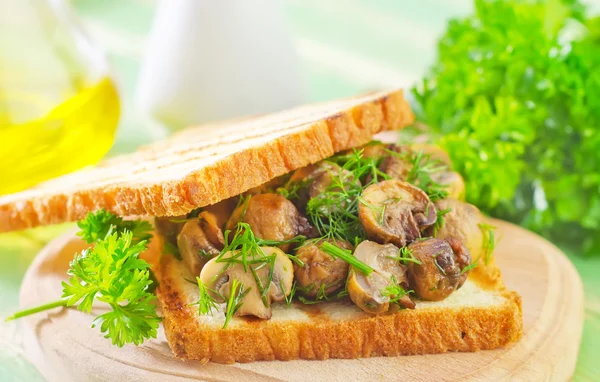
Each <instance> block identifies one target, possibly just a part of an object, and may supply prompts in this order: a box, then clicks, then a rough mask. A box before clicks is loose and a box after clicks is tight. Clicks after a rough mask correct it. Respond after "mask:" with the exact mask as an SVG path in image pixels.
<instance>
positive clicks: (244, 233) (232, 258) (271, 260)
mask: <svg viewBox="0 0 600 382" xmlns="http://www.w3.org/2000/svg"><path fill="white" fill-rule="evenodd" d="M246 200H248V199H246ZM230 233H231V231H230V230H227V231H225V234H224V235H223V236H224V238H225V246H224V248H223V250H221V252H220V253H219V255H218V256H217V257H216V260H215V261H216V262H218V263H226V265H225V267H223V270H222V272H225V270H226V269H227V268H228V267H229V266H232V265H233V264H242V266H243V268H244V272H250V273H252V276H253V277H254V280H255V282H256V287H257V288H258V290H259V291H260V296H261V299H262V301H263V303H264V305H265V307H269V302H268V298H267V295H268V293H269V285H271V282H272V281H273V272H274V270H275V266H274V265H275V259H276V256H275V255H269V256H267V255H266V254H265V253H264V251H263V250H262V248H261V247H262V246H271V247H275V246H278V245H283V244H290V243H303V242H304V241H305V240H306V237H305V236H300V235H299V236H296V237H294V238H292V239H289V240H284V241H277V240H263V239H259V238H257V237H256V235H255V234H254V232H252V228H251V227H250V225H249V224H248V223H244V222H239V223H237V226H236V231H235V234H234V235H233V238H232V239H231V241H229V236H230ZM228 252H231V254H230V255H228V256H225V254H226V253H228ZM288 258H289V259H290V260H292V261H294V262H296V263H297V264H298V265H300V266H304V263H303V262H302V260H300V259H298V258H297V257H296V256H293V255H288ZM265 266H267V267H269V272H268V276H267V280H266V282H265V283H264V284H263V282H262V281H261V279H260V277H259V276H258V274H257V273H256V271H257V270H259V269H261V268H262V267H265Z"/></svg>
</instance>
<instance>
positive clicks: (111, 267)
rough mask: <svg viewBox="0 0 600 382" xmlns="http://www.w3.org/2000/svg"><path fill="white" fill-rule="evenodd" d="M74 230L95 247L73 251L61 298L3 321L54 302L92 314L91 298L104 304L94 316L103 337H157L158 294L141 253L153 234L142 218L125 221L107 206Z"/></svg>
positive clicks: (116, 342) (138, 341) (121, 339)
mask: <svg viewBox="0 0 600 382" xmlns="http://www.w3.org/2000/svg"><path fill="white" fill-rule="evenodd" d="M78 225H79V227H80V228H81V231H80V232H79V233H78V235H79V236H81V237H82V238H83V239H84V240H86V241H87V242H89V243H93V244H94V246H92V247H91V248H88V249H85V250H83V251H82V252H81V253H78V254H76V255H75V257H74V258H73V260H72V261H71V262H70V263H69V270H68V271H67V274H68V275H69V276H70V278H69V280H68V282H63V283H62V286H63V295H62V298H61V299H60V300H57V301H54V302H51V303H48V304H44V305H41V306H38V307H36V308H31V309H27V310H24V311H21V312H17V313H15V314H14V315H13V316H11V317H8V318H7V321H10V320H13V319H16V318H20V317H24V316H27V315H30V314H33V313H37V312H41V311H44V310H47V309H51V308H55V307H58V306H66V307H71V306H77V309H79V310H81V311H83V312H86V313H90V311H91V309H92V305H93V303H94V301H95V300H98V301H101V302H104V303H106V304H108V305H109V306H110V308H111V310H110V311H108V312H106V313H103V314H101V315H99V316H98V317H96V319H95V320H94V322H93V324H92V327H95V326H97V325H100V331H101V332H102V333H104V334H105V336H104V337H105V338H110V339H111V341H112V343H113V344H114V345H117V346H119V347H121V346H123V345H124V344H126V343H134V344H136V345H139V344H141V343H142V342H143V341H144V340H145V339H148V338H156V331H157V328H158V323H159V322H160V318H159V317H158V316H157V314H156V307H155V304H154V301H155V300H156V297H155V296H154V295H153V294H152V293H151V292H150V289H151V284H152V280H150V269H149V268H150V265H149V264H148V263H147V262H146V261H144V260H142V259H140V258H139V255H140V254H141V253H142V252H143V251H144V250H146V248H147V239H149V238H150V237H151V235H150V234H149V232H148V229H149V227H150V225H149V223H148V222H146V221H138V220H131V221H124V220H122V219H121V218H118V217H116V216H114V215H112V214H110V213H108V212H106V211H98V212H96V213H89V214H88V215H87V217H86V218H85V219H84V220H83V221H81V222H79V224H78Z"/></svg>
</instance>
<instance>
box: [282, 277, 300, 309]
mask: <svg viewBox="0 0 600 382" xmlns="http://www.w3.org/2000/svg"><path fill="white" fill-rule="evenodd" d="M297 287H298V284H296V281H294V283H293V284H292V289H291V290H290V294H289V295H287V296H286V295H285V294H284V295H283V297H284V298H285V305H286V306H287V308H288V309H289V308H290V307H291V306H292V301H293V300H294V296H295V295H296V289H297ZM279 288H280V289H281V290H285V288H284V287H283V280H279Z"/></svg>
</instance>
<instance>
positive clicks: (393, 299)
mask: <svg viewBox="0 0 600 382" xmlns="http://www.w3.org/2000/svg"><path fill="white" fill-rule="evenodd" d="M379 292H380V293H381V295H382V296H383V297H387V298H388V299H389V300H390V303H392V304H399V303H400V300H401V299H402V297H404V296H406V295H408V294H410V293H412V292H413V291H412V290H409V291H406V290H404V288H402V287H401V286H400V284H398V281H397V280H396V277H395V276H393V275H392V277H390V283H389V284H388V285H387V286H386V287H385V288H384V289H382V290H380V291H379Z"/></svg>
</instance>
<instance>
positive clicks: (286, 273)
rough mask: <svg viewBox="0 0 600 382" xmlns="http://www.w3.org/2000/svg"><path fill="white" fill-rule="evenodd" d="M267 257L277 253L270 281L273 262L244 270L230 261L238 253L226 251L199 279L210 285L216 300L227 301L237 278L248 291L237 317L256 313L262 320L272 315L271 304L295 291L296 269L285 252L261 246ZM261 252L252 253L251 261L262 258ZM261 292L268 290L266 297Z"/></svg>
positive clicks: (250, 265) (212, 295) (207, 266)
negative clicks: (293, 286)
mask: <svg viewBox="0 0 600 382" xmlns="http://www.w3.org/2000/svg"><path fill="white" fill-rule="evenodd" d="M261 248H262V251H263V253H264V256H266V257H269V256H274V257H275V260H274V262H273V276H272V279H271V280H270V282H269V273H270V270H271V266H270V263H268V262H267V263H262V262H261V263H253V264H248V272H246V271H245V270H244V265H243V264H241V263H238V262H228V261H227V259H230V258H231V257H233V256H234V255H236V253H234V252H227V253H225V254H224V255H223V256H222V257H221V258H220V261H219V262H217V259H216V258H215V259H212V260H210V261H209V262H208V263H206V265H205V266H204V268H202V272H201V273H200V280H201V281H202V283H203V284H204V285H206V286H207V288H208V290H209V293H210V294H211V297H213V298H214V299H215V300H216V301H217V302H225V301H227V299H228V298H229V297H230V295H231V285H232V283H233V280H238V282H239V283H241V284H242V286H243V289H244V290H248V289H249V291H248V293H247V294H246V296H245V297H244V299H243V300H242V302H241V307H240V308H239V310H238V311H237V312H236V316H255V317H258V318H262V319H265V320H266V319H269V318H271V314H272V312H271V303H272V302H278V301H284V300H285V297H286V296H288V295H289V294H290V292H291V290H292V283H293V282H294V268H293V266H292V262H291V261H290V259H289V258H288V257H287V255H286V254H285V253H283V251H281V250H280V249H279V248H275V247H261ZM262 257H263V255H262V254H254V255H253V256H249V259H248V260H257V259H260V258H262ZM250 268H252V269H254V273H255V274H256V276H257V277H258V280H259V281H260V285H259V284H258V283H257V280H256V279H255V277H254V274H253V272H252V271H251V270H250ZM262 291H266V292H265V294H264V297H263V296H261V295H262Z"/></svg>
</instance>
